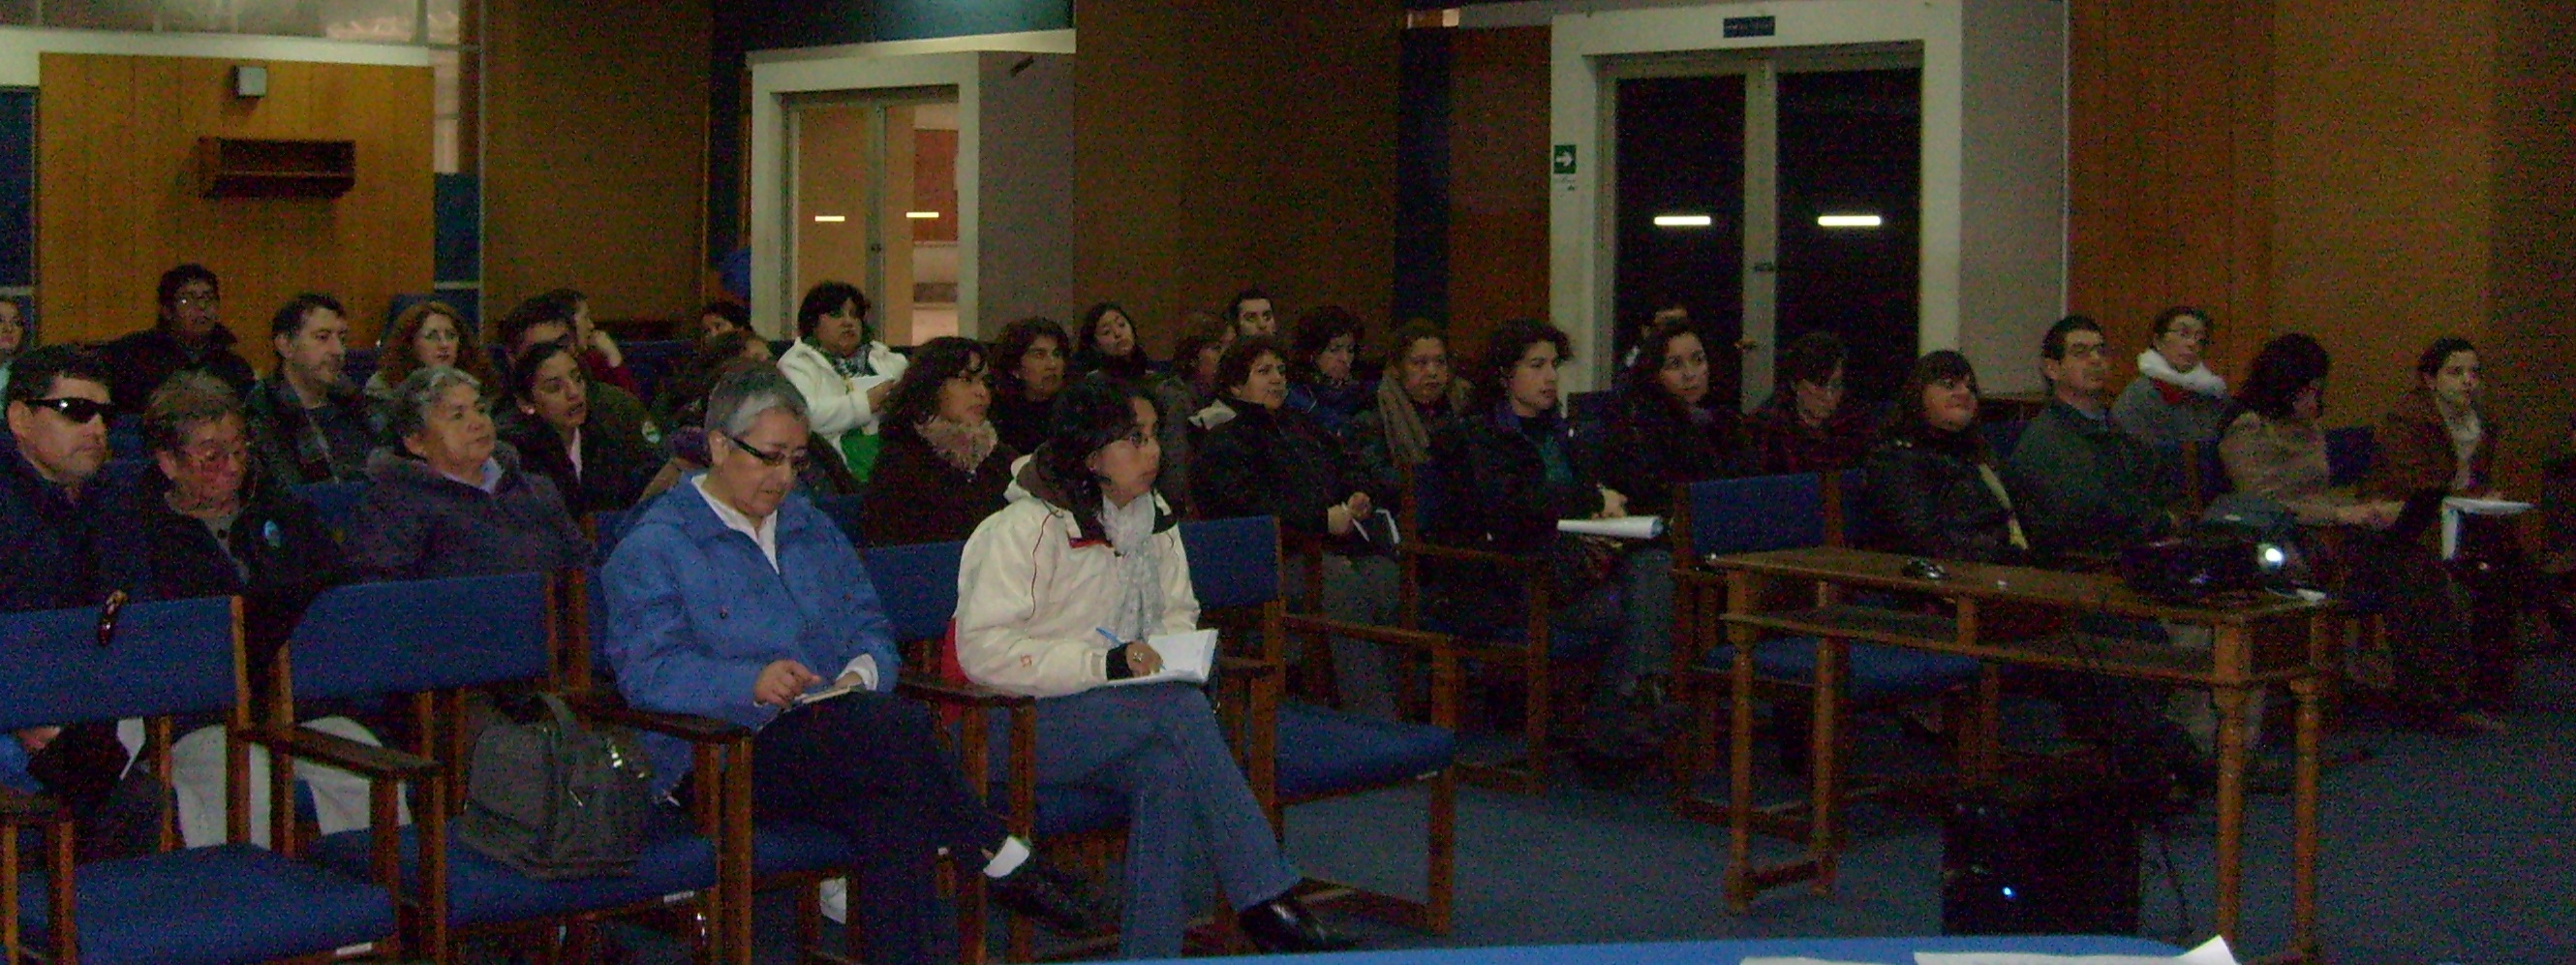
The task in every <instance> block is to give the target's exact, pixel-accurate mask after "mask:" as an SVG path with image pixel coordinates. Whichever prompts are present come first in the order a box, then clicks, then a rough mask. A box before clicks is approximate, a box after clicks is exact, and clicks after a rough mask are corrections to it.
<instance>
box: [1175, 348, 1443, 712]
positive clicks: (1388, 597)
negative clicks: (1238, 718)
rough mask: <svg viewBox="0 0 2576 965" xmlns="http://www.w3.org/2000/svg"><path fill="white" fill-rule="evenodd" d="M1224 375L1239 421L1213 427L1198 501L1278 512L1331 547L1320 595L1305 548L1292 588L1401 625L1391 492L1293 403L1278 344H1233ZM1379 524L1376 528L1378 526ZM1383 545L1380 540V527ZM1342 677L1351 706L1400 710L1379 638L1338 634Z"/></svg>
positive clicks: (1285, 575) (1337, 672)
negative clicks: (1380, 516) (1309, 579)
mask: <svg viewBox="0 0 2576 965" xmlns="http://www.w3.org/2000/svg"><path fill="white" fill-rule="evenodd" d="M1219 371H1220V373H1221V375H1220V376H1219V378H1218V381H1220V382H1223V383H1224V384H1225V386H1226V395H1227V396H1228V397H1229V398H1231V399H1233V401H1234V410H1235V412H1236V413H1237V414H1236V416H1235V418H1233V419H1232V420H1229V421H1228V422H1226V424H1224V425H1221V426H1218V427H1216V428H1215V429H1212V430H1210V431H1209V432H1208V434H1207V438H1206V439H1205V440H1204V441H1203V442H1202V444H1201V446H1200V449H1199V454H1198V465H1197V467H1196V470H1197V472H1196V475H1195V477H1194V479H1195V485H1196V486H1197V492H1195V493H1194V494H1193V499H1192V505H1194V506H1196V507H1197V511H1198V515H1199V516H1201V517H1204V518H1209V519H1223V518H1227V517H1233V516H1272V517H1276V518H1277V519H1278V520H1279V526H1280V528H1281V529H1282V530H1284V531H1285V532H1287V533H1292V534H1298V535H1302V536H1305V537H1307V538H1308V539H1311V540H1314V541H1316V542H1317V543H1318V544H1319V545H1320V546H1321V547H1322V549H1323V552H1322V558H1321V560H1320V564H1321V565H1322V567H1323V573H1322V575H1321V577H1320V579H1321V582H1322V585H1323V597H1324V598H1323V599H1322V600H1321V601H1312V600H1304V599H1303V598H1302V597H1303V594H1304V593H1305V588H1306V574H1305V573H1304V570H1305V569H1306V566H1307V564H1308V558H1307V557H1305V556H1303V555H1299V556H1297V557H1295V558H1293V559H1292V560H1291V561H1290V565H1289V566H1288V567H1287V568H1286V569H1285V570H1283V572H1282V573H1281V577H1280V578H1281V580H1282V582H1284V583H1286V584H1287V586H1285V587H1283V590H1285V591H1286V592H1288V593H1290V594H1292V595H1293V596H1295V597H1297V598H1298V599H1299V601H1300V602H1301V603H1302V604H1304V605H1306V606H1317V605H1318V604H1319V603H1320V608H1321V609H1322V610H1323V611H1324V615H1325V616H1328V617H1330V618H1332V619H1335V620H1342V621H1347V622H1351V623H1359V624H1369V625H1375V626H1394V625H1396V623H1397V622H1398V618H1399V617H1400V616H1401V614H1400V613H1399V612H1398V608H1399V604H1400V600H1399V598H1398V592H1397V590H1398V584H1399V583H1401V582H1402V578H1403V574H1402V573H1401V572H1400V571H1399V570H1398V569H1397V567H1396V564H1395V560H1394V559H1393V558H1392V557H1391V556H1390V555H1389V551H1390V550H1392V549H1393V547H1391V546H1389V545H1386V543H1385V542H1384V541H1386V540H1387V539H1388V538H1389V537H1390V536H1391V534H1392V531H1391V530H1389V529H1388V528H1386V527H1385V526H1383V524H1377V523H1376V517H1377V507H1379V506H1382V505H1384V506H1391V505H1393V504H1394V496H1395V494H1394V493H1393V492H1392V491H1380V492H1376V493H1371V492H1369V491H1368V490H1367V488H1366V481H1365V480H1363V479H1361V478H1359V477H1358V476H1357V475H1356V474H1355V473H1353V472H1352V471H1351V470H1352V469H1353V468H1355V467H1353V465H1352V464H1351V462H1350V461H1349V460H1347V459H1345V458H1343V452H1342V444H1341V441H1340V440H1338V439H1336V438H1334V437H1333V435H1332V433H1330V432H1328V431H1326V430H1325V429H1324V427H1323V426H1321V425H1317V424H1316V423H1315V421H1314V420H1312V419H1308V418H1306V416H1305V414H1304V413H1301V412H1298V411H1297V410H1295V409H1291V408H1288V407H1287V405H1286V402H1287V398H1288V391H1289V390H1288V362H1287V360H1286V359H1285V358H1284V357H1282V354H1281V352H1280V348H1279V343H1278V342H1277V341H1275V340H1272V339H1267V338H1262V337H1260V336H1251V337H1247V338H1243V339H1238V340H1236V342H1235V343H1234V347H1233V348H1230V349H1227V350H1226V354H1225V360H1224V362H1223V363H1222V364H1221V366H1220V368H1219ZM1373 524H1375V525H1374V528H1372V526H1373ZM1372 532H1374V533H1375V539H1376V540H1377V542H1372V538H1371V535H1370V534H1371V533H1372ZM1332 657H1333V680H1334V682H1335V684H1336V685H1337V686H1338V687H1339V689H1340V697H1341V700H1342V706H1343V707H1344V708H1345V709H1348V710H1353V711H1357V712H1360V713H1364V714H1368V715H1371V716H1375V717H1383V718H1389V719H1392V718H1393V717H1395V689H1394V684H1393V681H1392V680H1391V678H1390V677H1389V675H1388V672H1387V657H1386V654H1385V653H1383V652H1382V651H1381V649H1380V648H1379V647H1378V645H1377V644H1374V643H1371V642H1368V641H1364V640H1356V639H1350V638H1345V637H1335V638H1333V641H1332Z"/></svg>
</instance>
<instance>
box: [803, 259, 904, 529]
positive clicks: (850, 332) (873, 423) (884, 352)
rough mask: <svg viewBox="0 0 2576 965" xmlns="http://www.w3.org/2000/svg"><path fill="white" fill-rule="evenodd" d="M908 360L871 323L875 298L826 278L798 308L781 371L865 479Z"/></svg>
mask: <svg viewBox="0 0 2576 965" xmlns="http://www.w3.org/2000/svg"><path fill="white" fill-rule="evenodd" d="M905 365H906V361H905V359H904V357H903V356H901V355H898V354H895V351H894V350H893V349H891V348H887V347H886V344H885V343H884V342H880V341H877V339H876V333H875V332H874V331H871V330H870V329H869V326H868V296H866V295H865V294H862V293H860V291H859V289H858V287H857V286H855V285H852V284H850V283H848V282H838V281H827V282H824V283H822V284H820V285H816V286H814V288H813V290H811V291H808V292H806V293H805V301H804V302H803V303H802V304H799V305H797V306H796V344H795V346H793V347H791V348H789V349H788V350H787V354H785V355H781V356H779V357H778V371H780V372H782V373H784V374H786V376H787V381H789V382H791V383H794V384H795V386H796V391H798V392H801V393H804V395H805V405H806V406H807V408H808V409H809V410H810V411H811V413H812V415H813V423H814V425H813V428H814V434H815V435H818V436H822V437H823V441H824V442H826V443H829V444H830V445H831V447H832V451H834V452H836V453H839V454H840V456H841V462H842V463H843V464H844V465H847V466H849V467H850V475H851V476H853V477H855V478H857V480H858V481H859V482H861V483H865V482H867V481H868V473H869V471H870V470H873V469H875V468H876V463H877V441H878V439H877V409H878V407H879V406H882V405H884V404H885V400H886V395H887V394H888V393H890V392H892V391H894V382H895V380H896V379H899V378H902V377H903V370H904V367H905Z"/></svg>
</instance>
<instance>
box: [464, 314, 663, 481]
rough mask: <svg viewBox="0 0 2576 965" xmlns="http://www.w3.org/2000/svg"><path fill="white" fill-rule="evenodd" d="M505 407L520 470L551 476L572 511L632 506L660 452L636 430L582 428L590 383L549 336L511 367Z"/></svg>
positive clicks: (504, 430) (505, 431)
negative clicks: (626, 432) (634, 432)
mask: <svg viewBox="0 0 2576 965" xmlns="http://www.w3.org/2000/svg"><path fill="white" fill-rule="evenodd" d="M509 401H510V404H511V406H512V412H511V413H510V415H509V416H508V417H506V418H504V419H501V420H499V421H500V431H501V435H502V438H503V439H504V440H506V441H507V442H509V444H510V447H511V448H513V449H516V450H518V453H519V464H520V465H521V466H522V467H523V468H525V469H526V470H527V471H529V472H532V473H536V474H538V475H542V476H544V477H546V478H547V479H550V480H553V481H554V484H555V490H556V491H557V492H559V493H562V494H563V499H564V508H566V509H568V510H570V511H571V512H572V514H573V515H575V516H587V515H590V514H592V513H596V512H602V511H606V510H620V509H625V508H627V507H629V506H633V505H635V501H636V500H637V499H638V498H640V497H641V496H642V495H643V492H644V484H645V483H646V482H649V481H651V480H652V478H653V473H654V472H655V471H656V470H658V469H660V468H661V465H662V454H661V452H660V451H659V450H658V449H656V448H655V447H654V446H652V445H651V444H649V443H647V442H645V441H644V440H643V439H641V438H639V437H636V436H620V435H611V434H607V433H596V432H585V431H583V430H584V428H585V427H586V426H587V425H588V424H589V422H590V400H589V382H588V381H587V380H586V379H584V378H583V377H582V370H581V363H580V362H579V361H577V360H575V359H574V358H573V355H572V353H571V352H567V351H565V350H564V348H563V346H561V345H557V344H554V343H552V342H546V343H540V344H538V345H535V346H532V347H530V348H529V349H528V351H527V352H525V353H523V354H521V355H520V356H519V361H518V364H516V365H513V366H511V367H510V398H509Z"/></svg>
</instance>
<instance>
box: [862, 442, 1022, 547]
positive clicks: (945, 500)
mask: <svg viewBox="0 0 2576 965" xmlns="http://www.w3.org/2000/svg"><path fill="white" fill-rule="evenodd" d="M884 436H885V443H884V448H882V449H879V450H878V451H877V468H876V471H875V472H872V473H869V474H868V484H867V485H868V488H867V497H866V499H864V500H863V501H862V502H861V503H860V505H862V506H864V507H866V509H865V511H863V512H861V513H860V514H859V532H858V534H857V535H858V536H859V537H860V538H861V544H862V545H864V546H868V547H877V546H902V545H905V544H909V543H949V542H955V541H958V540H962V539H965V538H967V537H969V536H973V535H975V527H976V526H978V525H981V524H982V523H983V522H984V517H987V516H991V515H993V514H994V513H998V512H1001V511H1002V507H1004V506H1008V505H1010V504H1011V501H1010V497H1009V496H1008V495H1006V494H1007V493H1008V492H1009V491H1010V487H1011V463H1013V462H1015V461H1017V460H1018V459H1019V458H1020V454H1019V452H1018V451H1017V450H1015V449H1012V448H1011V444H1010V443H1007V442H1004V443H997V444H996V445H994V446H993V451H992V452H989V453H986V454H985V455H984V461H983V462H980V463H977V464H976V465H975V471H974V472H967V471H965V470H962V469H959V468H957V467H956V466H954V465H951V464H949V462H948V460H947V459H945V458H942V457H941V456H940V455H939V450H937V449H934V448H932V447H931V445H930V442H929V441H928V440H925V439H923V438H922V437H921V430H920V429H918V428H915V427H912V426H892V425H890V426H887V427H885V432H884Z"/></svg>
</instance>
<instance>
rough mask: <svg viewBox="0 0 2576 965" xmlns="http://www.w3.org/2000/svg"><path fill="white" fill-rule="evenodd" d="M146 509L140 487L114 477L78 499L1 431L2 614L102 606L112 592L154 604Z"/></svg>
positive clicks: (108, 475)
mask: <svg viewBox="0 0 2576 965" xmlns="http://www.w3.org/2000/svg"><path fill="white" fill-rule="evenodd" d="M141 501H142V498H141V495H140V494H139V493H138V492H137V484H136V481H135V480H133V479H131V478H123V477H121V475H120V474H119V473H118V472H116V471H113V470H101V471H100V472H99V474H98V475H97V476H95V477H92V478H91V479H90V481H89V483H88V484H87V485H84V486H82V487H81V490H80V497H79V498H78V499H74V498H72V496H71V495H69V494H68V493H65V492H64V491H63V488H62V487H60V486H56V485H54V484H53V483H50V482H46V481H45V479H44V477H42V476H39V475H37V474H36V467H35V466H34V465H32V464H30V463H28V462H27V459H26V456H25V455H23V454H21V453H20V452H19V451H18V441H17V439H16V438H15V437H14V436H11V435H10V434H9V433H7V432H5V431H0V612H11V613H17V612H24V611H29V610H60V609H67V608H70V607H82V606H97V605H99V603H100V601H102V600H105V599H106V598H107V594H108V592H109V591H111V590H124V591H126V592H127V593H128V594H130V595H132V596H134V597H135V598H137V599H150V598H151V596H150V591H151V586H152V570H151V560H150V554H148V553H146V552H144V537H143V527H142V525H141V520H142V515H141V511H140V505H141Z"/></svg>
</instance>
